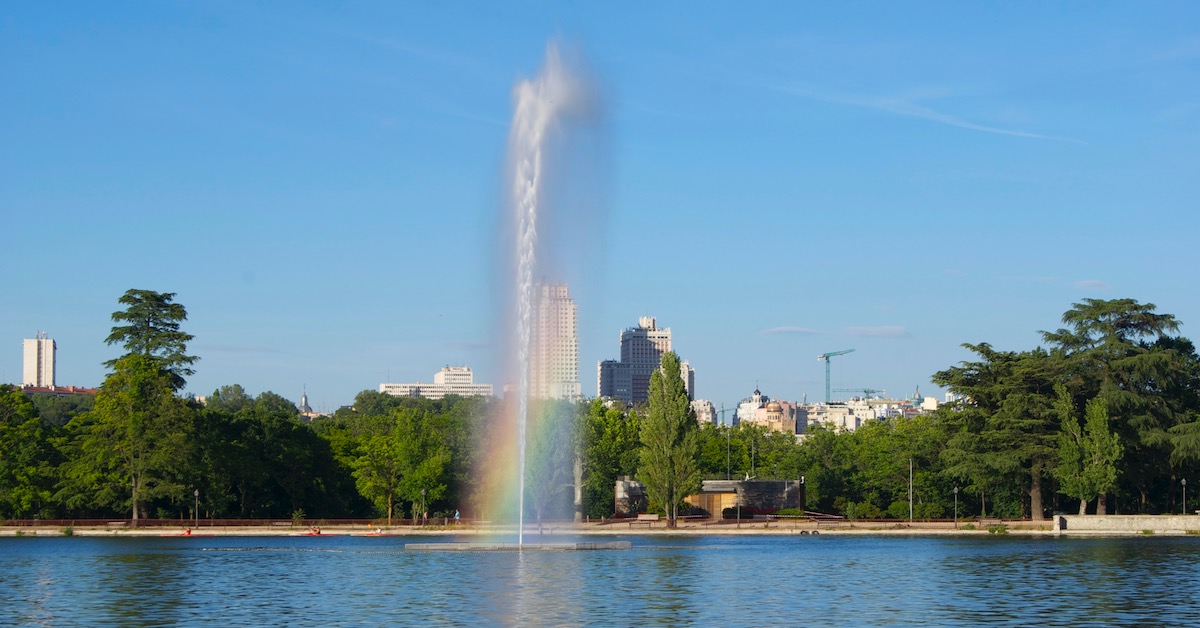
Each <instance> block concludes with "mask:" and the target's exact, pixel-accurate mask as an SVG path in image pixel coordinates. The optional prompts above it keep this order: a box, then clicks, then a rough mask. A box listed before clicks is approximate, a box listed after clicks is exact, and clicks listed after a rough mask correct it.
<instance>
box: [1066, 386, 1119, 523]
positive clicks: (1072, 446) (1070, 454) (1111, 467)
mask: <svg viewBox="0 0 1200 628" xmlns="http://www.w3.org/2000/svg"><path fill="white" fill-rule="evenodd" d="M1057 393H1058V399H1057V401H1056V403H1055V409H1056V410H1057V412H1058V413H1059V415H1060V416H1061V417H1062V432H1061V433H1060V434H1059V446H1058V451H1059V464H1058V467H1056V469H1055V475H1056V477H1058V480H1059V487H1060V488H1059V491H1061V492H1062V493H1063V494H1064V495H1066V496H1068V497H1074V498H1076V499H1078V500H1079V514H1080V515H1083V514H1086V513H1087V504H1088V502H1089V501H1091V500H1093V499H1096V498H1097V497H1098V496H1099V495H1102V494H1104V493H1105V492H1107V491H1109V490H1111V489H1112V487H1113V486H1115V485H1116V483H1117V467H1116V463H1117V461H1119V460H1120V458H1121V443H1120V439H1119V438H1118V436H1117V435H1116V434H1114V433H1112V432H1111V431H1110V430H1109V426H1108V422H1109V416H1108V403H1107V402H1106V401H1105V400H1104V399H1101V398H1093V399H1090V400H1088V402H1087V408H1086V410H1085V411H1084V417H1085V424H1084V427H1083V429H1080V427H1079V421H1078V420H1077V419H1076V418H1075V408H1074V404H1073V403H1072V401H1071V397H1070V394H1069V393H1068V392H1067V389H1066V387H1065V386H1059V387H1058V390H1057ZM1097 514H1104V513H1103V512H1101V511H1099V510H1098V511H1097Z"/></svg>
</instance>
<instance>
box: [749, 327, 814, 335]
mask: <svg viewBox="0 0 1200 628" xmlns="http://www.w3.org/2000/svg"><path fill="white" fill-rule="evenodd" d="M823 333H825V332H823V331H821V330H819V329H809V328H808V327H796V326H794V325H784V326H782V327H772V328H770V329H764V330H762V334H763V335H764V336H775V335H779V334H798V335H802V336H815V335H819V334H823Z"/></svg>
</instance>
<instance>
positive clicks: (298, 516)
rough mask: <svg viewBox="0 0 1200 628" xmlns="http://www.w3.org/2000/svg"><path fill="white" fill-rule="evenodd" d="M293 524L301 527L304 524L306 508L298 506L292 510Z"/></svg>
mask: <svg viewBox="0 0 1200 628" xmlns="http://www.w3.org/2000/svg"><path fill="white" fill-rule="evenodd" d="M292 525H294V526H296V527H300V526H302V525H304V509H303V508H297V509H295V510H293V511H292Z"/></svg>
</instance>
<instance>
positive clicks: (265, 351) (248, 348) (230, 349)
mask: <svg viewBox="0 0 1200 628" xmlns="http://www.w3.org/2000/svg"><path fill="white" fill-rule="evenodd" d="M196 349H197V350H200V351H212V352H213V353H253V354H261V355H284V354H286V353H287V352H286V351H281V350H279V349H274V348H271V347H264V346H262V345H221V344H217V345H199V346H197V347H196Z"/></svg>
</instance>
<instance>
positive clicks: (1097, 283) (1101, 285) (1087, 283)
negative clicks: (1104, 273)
mask: <svg viewBox="0 0 1200 628" xmlns="http://www.w3.org/2000/svg"><path fill="white" fill-rule="evenodd" d="M1075 287H1076V288H1079V289H1080V290H1111V289H1112V286H1110V285H1109V284H1108V282H1107V281H1103V280H1100V279H1080V280H1079V281H1076V282H1075Z"/></svg>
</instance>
